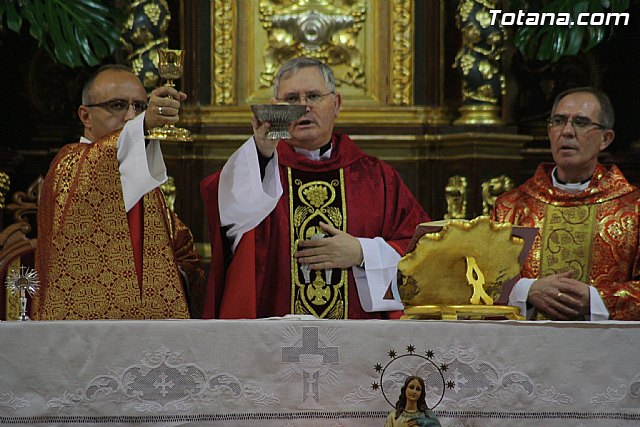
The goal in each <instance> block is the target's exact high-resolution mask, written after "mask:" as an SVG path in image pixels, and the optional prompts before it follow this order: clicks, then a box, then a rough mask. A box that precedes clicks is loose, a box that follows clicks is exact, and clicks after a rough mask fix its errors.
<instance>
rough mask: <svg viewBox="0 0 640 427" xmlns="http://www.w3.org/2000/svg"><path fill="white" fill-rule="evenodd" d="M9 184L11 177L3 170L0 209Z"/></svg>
mask: <svg viewBox="0 0 640 427" xmlns="http://www.w3.org/2000/svg"><path fill="white" fill-rule="evenodd" d="M10 185H11V179H10V178H9V175H7V174H6V173H4V172H0V209H4V206H5V202H6V196H7V194H8V193H9V188H10ZM1 224H2V220H1V219H0V225H1ZM0 286H1V284H0Z"/></svg>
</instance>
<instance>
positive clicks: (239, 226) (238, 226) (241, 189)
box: [218, 137, 283, 252]
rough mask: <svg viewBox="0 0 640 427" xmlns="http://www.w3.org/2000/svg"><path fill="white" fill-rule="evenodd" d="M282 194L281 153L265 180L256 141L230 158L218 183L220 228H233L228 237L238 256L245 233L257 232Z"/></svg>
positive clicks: (268, 165)
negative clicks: (261, 174)
mask: <svg viewBox="0 0 640 427" xmlns="http://www.w3.org/2000/svg"><path fill="white" fill-rule="evenodd" d="M282 193H283V191H282V184H281V183H280V173H279V172H278V153H277V151H276V152H274V154H273V158H272V159H271V160H270V161H269V163H268V164H267V168H266V170H265V175H264V180H262V178H261V176H260V166H259V163H258V150H257V149H256V145H255V142H254V141H253V137H251V138H249V139H248V140H247V141H246V142H245V143H244V144H242V146H241V147H240V148H239V149H238V150H237V151H236V152H235V153H233V154H232V155H231V157H229V160H227V162H226V163H225V165H224V166H223V168H222V172H221V173H220V182H219V183H218V210H219V212H220V225H221V226H222V227H229V228H228V230H227V237H228V238H229V240H230V241H231V242H232V244H231V250H232V251H234V252H235V250H236V247H238V243H240V239H241V238H242V236H243V235H244V233H246V232H247V231H249V230H252V229H254V228H256V227H257V226H258V224H260V223H261V222H262V220H264V219H265V218H266V217H267V215H269V214H270V213H271V211H273V210H274V209H275V207H276V205H277V204H278V200H280V197H282Z"/></svg>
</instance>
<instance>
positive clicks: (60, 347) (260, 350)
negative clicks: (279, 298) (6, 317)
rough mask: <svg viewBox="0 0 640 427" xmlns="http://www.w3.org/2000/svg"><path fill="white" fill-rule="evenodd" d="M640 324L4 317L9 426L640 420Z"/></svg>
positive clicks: (1, 358)
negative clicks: (418, 389) (416, 392)
mask: <svg viewBox="0 0 640 427" xmlns="http://www.w3.org/2000/svg"><path fill="white" fill-rule="evenodd" d="M639 354H640V322H598V323H595V322H575V323H574V322H516V321H433V320H431V321H415V320H406V321H375V320H367V321H356V320H342V321H329V320H290V319H287V320H275V319H273V320H238V321H231V320H227V321H222V320H180V321H179V320H175V321H172V320H165V321H66V322H2V323H1V324H0V424H12V425H63V426H68V425H149V424H157V425H163V426H165V425H166V426H170V425H171V426H178V425H206V426H230V427H247V426H260V427H272V426H278V427H280V426H336V427H337V426H357V427H360V426H362V427H364V426H367V427H369V426H380V427H382V426H383V425H384V422H385V418H386V416H387V414H388V413H389V411H390V410H391V409H392V404H395V402H396V401H397V399H398V396H399V386H398V384H400V383H401V382H402V381H403V380H404V378H405V377H406V375H414V374H417V375H420V376H422V377H423V378H424V379H425V381H426V388H427V391H428V394H427V403H428V404H429V406H432V407H434V411H435V413H436V414H437V415H438V417H439V419H440V421H441V423H442V425H443V426H460V427H466V426H483V427H484V426H589V427H591V426H637V425H640V356H639Z"/></svg>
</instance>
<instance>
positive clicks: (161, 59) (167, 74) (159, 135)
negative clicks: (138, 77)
mask: <svg viewBox="0 0 640 427" xmlns="http://www.w3.org/2000/svg"><path fill="white" fill-rule="evenodd" d="M183 62H184V50H178V49H158V74H159V75H160V78H162V79H164V80H166V82H165V84H164V86H168V87H175V84H174V83H173V81H174V80H178V79H179V78H180V77H182V71H183ZM158 114H160V115H162V107H159V109H158ZM146 138H147V139H149V140H160V141H174V142H191V141H192V138H191V133H190V132H189V131H188V130H187V129H183V128H180V127H177V126H175V125H173V124H165V125H163V126H158V127H154V128H152V129H151V130H149V132H148V135H147V137H146Z"/></svg>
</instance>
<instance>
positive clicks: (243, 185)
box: [218, 137, 403, 312]
mask: <svg viewBox="0 0 640 427" xmlns="http://www.w3.org/2000/svg"><path fill="white" fill-rule="evenodd" d="M296 151H297V152H298V153H300V154H302V155H306V156H307V157H311V158H313V156H315V155H316V154H317V153H316V151H317V150H314V151H313V152H308V153H309V155H307V153H305V151H306V150H301V149H297V150H296ZM277 156H278V154H277V151H276V152H275V153H274V155H273V158H272V159H271V160H270V161H269V163H268V164H267V168H266V170H265V175H264V180H262V179H261V176H260V166H259V162H258V152H257V150H256V147H255V142H254V141H253V137H252V138H249V140H248V141H246V142H245V143H244V144H243V145H242V146H241V147H240V148H239V149H238V150H237V151H236V152H235V153H233V155H232V156H231V157H230V158H229V160H227V163H225V165H224V167H223V168H222V172H221V173H220V182H219V186H218V209H219V212H220V225H221V226H222V227H228V229H227V237H228V238H229V239H230V241H231V242H232V250H233V251H235V249H236V247H237V246H238V243H239V242H240V239H241V238H242V235H243V234H244V233H246V232H247V231H249V230H252V229H253V228H255V227H257V226H258V225H259V224H260V223H261V222H262V221H263V220H264V219H265V218H266V217H267V215H269V214H270V213H271V212H272V211H273V210H274V209H275V207H276V205H277V204H278V200H279V199H280V197H282V194H283V189H282V183H281V182H280V172H279V170H278V157H277ZM358 240H359V241H360V245H361V246H362V253H363V254H364V262H365V265H366V269H362V268H360V267H358V266H354V267H353V268H352V271H353V274H354V278H355V280H356V287H357V289H358V297H359V299H360V304H361V305H362V308H363V310H365V311H367V312H373V311H390V310H402V308H403V305H402V303H400V302H399V297H398V294H397V283H396V280H397V279H396V273H397V267H398V260H399V259H400V255H399V254H398V253H397V252H396V250H395V249H394V248H393V247H392V246H391V245H389V244H388V243H387V242H385V241H384V240H383V239H382V238H380V237H376V238H374V239H365V238H358ZM389 284H392V286H393V290H394V297H396V298H397V301H396V300H385V299H384V295H385V293H386V291H387V289H388V288H389Z"/></svg>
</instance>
